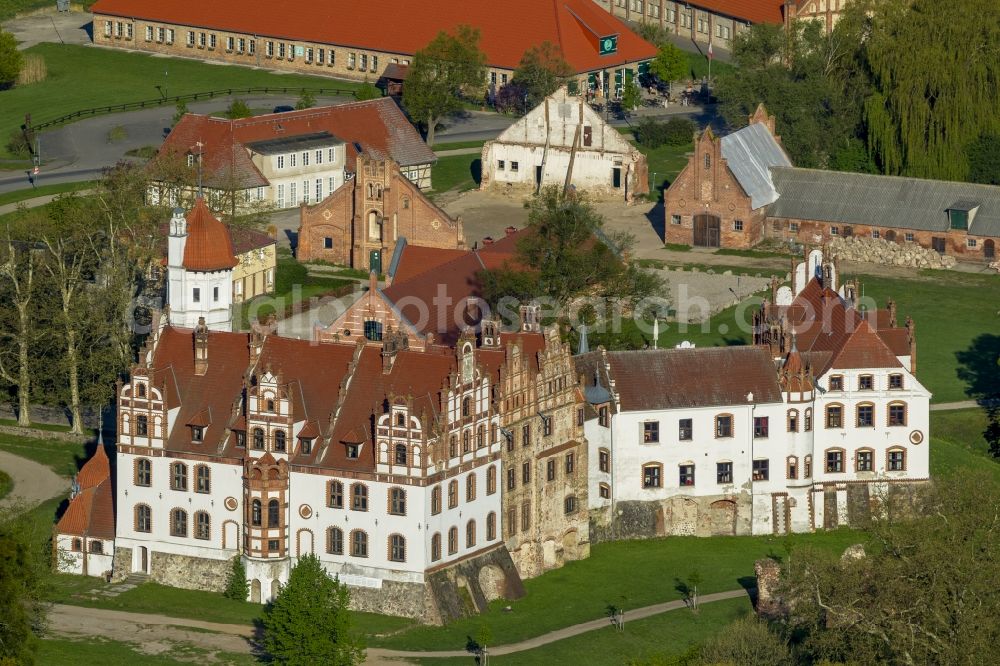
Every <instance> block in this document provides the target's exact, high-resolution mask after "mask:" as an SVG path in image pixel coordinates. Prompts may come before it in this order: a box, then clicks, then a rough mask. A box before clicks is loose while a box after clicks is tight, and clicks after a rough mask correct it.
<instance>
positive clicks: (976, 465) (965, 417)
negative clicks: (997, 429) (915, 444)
mask: <svg viewBox="0 0 1000 666" xmlns="http://www.w3.org/2000/svg"><path fill="white" fill-rule="evenodd" d="M986 423H987V420H986V413H985V412H984V411H983V410H981V409H978V408H977V409H960V410H955V411H948V412H931V428H930V430H931V475H932V476H941V475H945V474H951V473H953V472H958V471H961V470H965V469H978V470H986V471H988V472H989V473H990V474H991V475H992V476H993V478H994V479H996V481H997V483H1000V461H998V460H997V459H995V458H993V457H992V456H990V455H989V453H988V447H987V444H986V440H985V439H983V430H985V429H986Z"/></svg>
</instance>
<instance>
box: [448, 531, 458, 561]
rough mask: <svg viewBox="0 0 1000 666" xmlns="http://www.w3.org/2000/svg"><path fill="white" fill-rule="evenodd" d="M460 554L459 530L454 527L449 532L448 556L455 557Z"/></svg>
mask: <svg viewBox="0 0 1000 666" xmlns="http://www.w3.org/2000/svg"><path fill="white" fill-rule="evenodd" d="M457 552H458V528H457V527H452V528H451V529H449V530H448V554H449V555H454V554H455V553H457Z"/></svg>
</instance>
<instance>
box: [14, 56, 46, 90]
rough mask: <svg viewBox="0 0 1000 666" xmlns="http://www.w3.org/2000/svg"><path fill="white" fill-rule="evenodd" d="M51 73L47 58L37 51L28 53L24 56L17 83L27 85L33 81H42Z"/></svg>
mask: <svg viewBox="0 0 1000 666" xmlns="http://www.w3.org/2000/svg"><path fill="white" fill-rule="evenodd" d="M48 75H49V70H48V68H47V67H46V66H45V58H44V57H42V56H41V55H39V54H37V53H28V54H26V55H25V56H24V64H23V65H22V66H21V71H20V73H18V75H17V85H19V86H27V85H31V84H32V83H41V82H42V81H44V80H45V78H46V77H47V76H48Z"/></svg>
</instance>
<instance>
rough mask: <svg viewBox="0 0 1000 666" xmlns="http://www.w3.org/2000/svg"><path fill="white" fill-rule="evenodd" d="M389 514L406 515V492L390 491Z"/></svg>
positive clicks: (392, 489)
mask: <svg viewBox="0 0 1000 666" xmlns="http://www.w3.org/2000/svg"><path fill="white" fill-rule="evenodd" d="M389 513H391V514H393V515H394V516H405V515H406V491H405V490H403V489H402V488H390V489H389Z"/></svg>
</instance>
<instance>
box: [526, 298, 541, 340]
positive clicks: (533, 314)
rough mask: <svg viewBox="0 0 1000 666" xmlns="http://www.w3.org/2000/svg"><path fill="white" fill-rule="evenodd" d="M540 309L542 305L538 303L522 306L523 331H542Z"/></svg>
mask: <svg viewBox="0 0 1000 666" xmlns="http://www.w3.org/2000/svg"><path fill="white" fill-rule="evenodd" d="M540 311H541V307H540V306H539V305H538V304H537V303H531V304H530V305H522V306H521V331H522V332H523V333H540V332H541V330H542V325H541V322H540V321H539V319H540Z"/></svg>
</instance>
